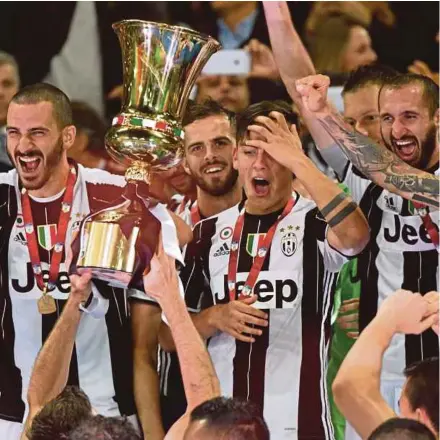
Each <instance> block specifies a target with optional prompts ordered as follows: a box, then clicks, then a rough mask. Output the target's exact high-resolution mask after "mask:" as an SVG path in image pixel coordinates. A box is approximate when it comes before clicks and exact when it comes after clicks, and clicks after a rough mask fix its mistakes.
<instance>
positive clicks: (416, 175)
mask: <svg viewBox="0 0 440 440" xmlns="http://www.w3.org/2000/svg"><path fill="white" fill-rule="evenodd" d="M318 121H319V122H320V124H321V125H322V127H323V128H324V129H325V130H326V132H327V133H328V134H329V135H330V136H331V137H332V138H333V139H334V141H335V142H336V143H337V144H338V146H339V147H340V148H341V149H342V150H343V151H344V153H345V154H346V155H347V157H348V159H349V160H350V161H351V163H352V164H353V166H355V167H356V168H357V169H358V170H359V171H361V172H362V173H363V174H364V175H365V176H366V177H368V178H369V179H371V180H372V181H373V182H375V183H376V184H378V185H380V186H382V187H383V188H385V189H387V190H389V191H392V192H394V193H397V194H399V195H400V196H402V197H404V198H406V199H409V200H413V201H415V202H419V203H426V204H429V205H431V206H433V207H435V208H438V207H439V179H438V177H437V176H435V175H434V174H430V173H427V172H425V171H422V170H418V169H417V168H413V167H411V166H410V165H408V164H407V163H406V162H404V161H403V160H401V159H400V158H399V157H397V156H396V155H395V154H394V153H393V152H392V151H389V150H387V149H386V148H384V147H382V146H380V145H378V144H376V143H374V141H372V140H371V139H370V138H368V137H366V136H364V135H362V134H360V133H357V132H354V131H352V130H350V129H348V128H347V125H346V124H345V122H344V120H343V119H342V118H341V116H340V115H339V114H336V113H335V112H331V113H329V114H328V115H327V116H324V115H323V116H319V117H318Z"/></svg>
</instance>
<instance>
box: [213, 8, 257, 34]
mask: <svg viewBox="0 0 440 440" xmlns="http://www.w3.org/2000/svg"><path fill="white" fill-rule="evenodd" d="M239 3H240V2H237V3H236V4H237V7H234V8H231V9H230V10H229V9H228V10H226V11H224V13H223V15H222V17H221V18H222V19H223V21H224V22H225V23H226V26H228V28H229V29H230V30H231V31H233V32H234V31H235V29H236V28H237V26H238V25H239V24H240V23H241V22H242V21H243V20H244V19H245V18H246V17H248V16H249V15H251V14H252V12H254V11H255V9H256V8H257V2H243V3H242V4H241V5H239Z"/></svg>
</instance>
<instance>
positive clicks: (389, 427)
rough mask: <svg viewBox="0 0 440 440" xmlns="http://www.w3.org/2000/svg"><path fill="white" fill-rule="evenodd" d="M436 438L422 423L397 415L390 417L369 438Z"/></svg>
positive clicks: (374, 439)
mask: <svg viewBox="0 0 440 440" xmlns="http://www.w3.org/2000/svg"><path fill="white" fill-rule="evenodd" d="M395 439H399V440H435V436H434V434H433V433H432V432H431V431H430V430H429V429H428V428H427V427H426V426H425V425H423V424H422V423H420V422H417V421H416V420H411V419H402V418H399V417H396V418H395V419H389V420H387V421H386V422H384V423H383V424H382V425H380V426H378V427H377V429H376V430H375V431H374V432H373V433H372V434H371V435H370V437H368V440H395Z"/></svg>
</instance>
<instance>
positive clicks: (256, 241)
mask: <svg viewBox="0 0 440 440" xmlns="http://www.w3.org/2000/svg"><path fill="white" fill-rule="evenodd" d="M264 237H266V234H248V236H247V241H246V252H247V253H248V254H249V255H250V256H251V257H256V256H257V251H258V248H259V247H260V246H262V244H263V240H264Z"/></svg>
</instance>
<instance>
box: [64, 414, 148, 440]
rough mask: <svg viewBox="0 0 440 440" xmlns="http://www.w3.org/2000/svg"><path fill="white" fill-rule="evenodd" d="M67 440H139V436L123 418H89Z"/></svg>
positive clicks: (98, 416)
mask: <svg viewBox="0 0 440 440" xmlns="http://www.w3.org/2000/svg"><path fill="white" fill-rule="evenodd" d="M67 438H68V439H69V440H95V439H105V440H140V438H141V437H140V436H139V434H138V433H137V432H136V431H135V429H134V428H133V426H132V425H131V423H130V422H129V421H128V420H127V419H125V418H122V419H121V418H119V417H103V416H100V415H97V416H93V417H89V418H88V419H86V420H84V421H83V422H82V423H81V424H80V425H79V426H77V427H76V428H75V429H74V430H73V431H72V432H71V433H70V434H69V436H68V437H67Z"/></svg>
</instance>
